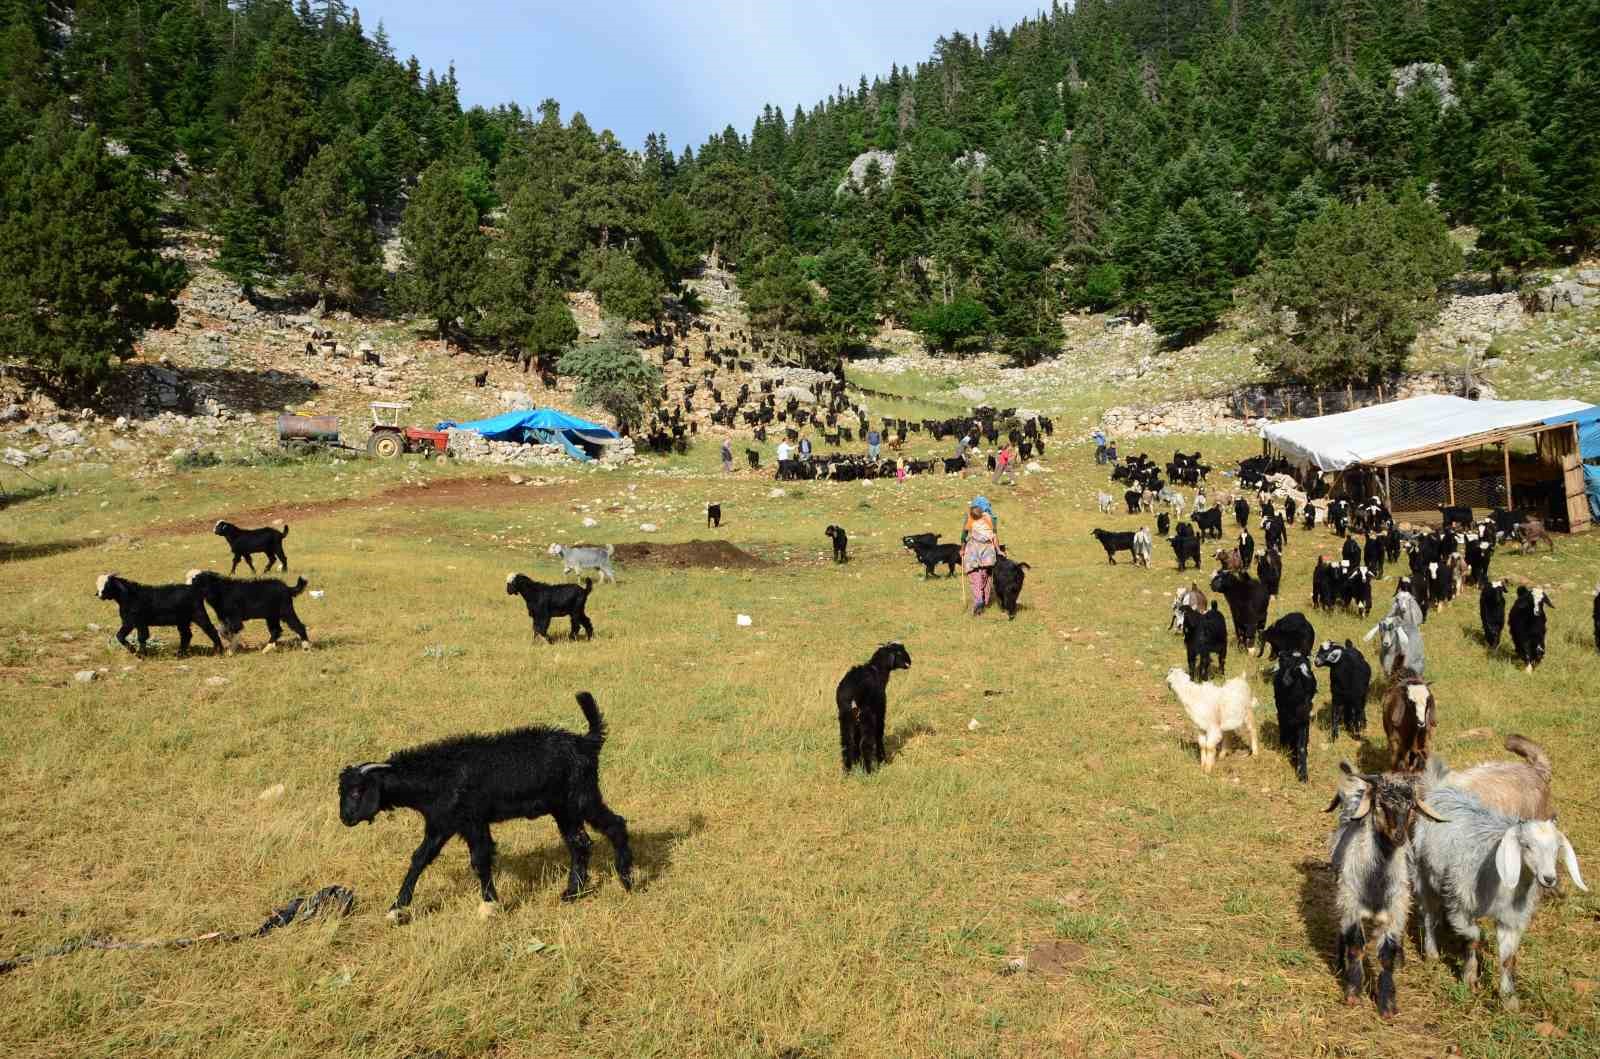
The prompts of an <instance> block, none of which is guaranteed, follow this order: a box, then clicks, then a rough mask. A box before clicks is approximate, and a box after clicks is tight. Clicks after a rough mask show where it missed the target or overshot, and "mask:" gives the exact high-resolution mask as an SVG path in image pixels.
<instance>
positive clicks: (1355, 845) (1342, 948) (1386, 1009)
mask: <svg viewBox="0 0 1600 1059" xmlns="http://www.w3.org/2000/svg"><path fill="white" fill-rule="evenodd" d="M1339 768H1340V770H1341V771H1342V772H1343V773H1344V775H1345V777H1346V779H1345V783H1347V784H1352V785H1354V786H1355V787H1356V789H1357V790H1358V791H1359V795H1358V797H1357V800H1356V801H1355V805H1354V806H1353V808H1352V807H1350V806H1349V799H1348V798H1347V797H1346V794H1345V792H1343V791H1341V793H1340V794H1336V795H1334V799H1333V801H1332V802H1331V803H1329V805H1328V809H1327V811H1329V812H1331V811H1333V810H1334V809H1335V808H1340V807H1344V811H1343V812H1341V814H1340V816H1341V820H1340V824H1339V827H1338V829H1337V830H1335V831H1334V833H1333V842H1332V857H1331V858H1330V859H1331V862H1332V867H1333V871H1334V875H1335V877H1336V879H1337V883H1336V886H1335V889H1334V907H1335V908H1336V909H1337V910H1338V913H1339V973H1340V977H1341V978H1342V980H1343V984H1344V1002H1345V1003H1346V1004H1350V1005H1354V1004H1356V1003H1358V1002H1359V1001H1360V998H1361V994H1362V980H1363V978H1364V976H1365V973H1366V969H1365V967H1364V964H1365V960H1366V953H1367V946H1368V944H1369V942H1371V941H1376V942H1377V956H1378V966H1379V971H1378V987H1377V1001H1378V1014H1379V1015H1381V1016H1382V1017H1383V1018H1386V1019H1388V1018H1393V1017H1394V1016H1395V1015H1396V1014H1398V1013H1399V1011H1400V1006H1399V1004H1398V1003H1397V1001H1396V997H1395V987H1394V965H1395V963H1396V961H1397V960H1399V959H1400V958H1401V956H1402V954H1403V949H1404V945H1405V936H1406V918H1407V916H1408V914H1409V913H1410V911H1411V877H1412V869H1411V858H1410V857H1409V856H1408V854H1407V849H1406V846H1407V844H1408V843H1407V840H1408V839H1409V837H1410V835H1411V832H1412V826H1413V823H1414V822H1415V821H1416V818H1417V817H1418V816H1422V817H1425V818H1426V819H1428V820H1438V819H1439V816H1440V814H1439V812H1438V811H1436V810H1435V808H1434V807H1433V806H1432V805H1430V804H1429V802H1428V801H1427V800H1425V799H1421V798H1418V797H1417V792H1416V790H1415V788H1414V787H1413V786H1412V785H1411V784H1409V783H1407V782H1406V781H1404V780H1403V779H1399V778H1392V777H1389V776H1382V775H1362V774H1361V773H1358V772H1356V771H1355V769H1353V768H1351V767H1350V764H1349V762H1345V761H1341V762H1340V763H1339ZM1346 814H1348V817H1347V818H1346ZM1369 927H1370V929H1371V930H1372V931H1373V933H1374V934H1375V935H1376V936H1375V937H1369V935H1368V929H1369Z"/></svg>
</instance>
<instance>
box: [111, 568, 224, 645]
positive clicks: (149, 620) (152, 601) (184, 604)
mask: <svg viewBox="0 0 1600 1059" xmlns="http://www.w3.org/2000/svg"><path fill="white" fill-rule="evenodd" d="M94 594H95V598H96V599H107V600H115V601H116V604H117V613H118V614H119V615H120V616H121V618H122V627H121V628H120V629H118V630H117V642H118V643H119V644H121V645H122V646H124V647H126V648H127V649H128V650H129V651H132V652H133V653H134V654H141V655H142V654H144V645H145V643H146V642H147V641H149V639H150V628H151V626H167V625H173V626H176V627H177V629H178V651H179V653H180V654H181V653H185V652H187V651H188V650H189V641H190V640H191V638H192V637H191V634H190V632H189V626H191V625H198V626H200V631H201V632H203V633H205V634H206V636H208V637H210V639H211V643H212V645H213V646H214V647H215V648H216V649H217V653H218V654H221V653H222V641H221V640H220V639H219V638H218V637H217V629H216V626H214V625H212V624H211V619H210V618H209V617H207V616H206V603H205V598H204V597H203V596H202V595H201V594H200V592H199V591H197V590H196V589H195V588H194V587H193V586H191V585H141V584H139V583H138V582H137V581H129V580H127V579H125V578H121V577H118V576H117V575H116V574H101V575H100V578H99V580H97V581H96V582H95V585H94ZM134 629H138V630H139V646H138V648H134V647H133V646H132V645H131V644H129V643H128V633H130V632H132V631H133V630H134Z"/></svg>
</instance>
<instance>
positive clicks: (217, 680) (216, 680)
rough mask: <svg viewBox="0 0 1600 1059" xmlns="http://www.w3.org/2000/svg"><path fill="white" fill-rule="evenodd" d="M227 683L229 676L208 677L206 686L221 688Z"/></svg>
mask: <svg viewBox="0 0 1600 1059" xmlns="http://www.w3.org/2000/svg"><path fill="white" fill-rule="evenodd" d="M227 683H228V678H227V677H206V687H208V688H220V687H222V686H224V685H225V684H227Z"/></svg>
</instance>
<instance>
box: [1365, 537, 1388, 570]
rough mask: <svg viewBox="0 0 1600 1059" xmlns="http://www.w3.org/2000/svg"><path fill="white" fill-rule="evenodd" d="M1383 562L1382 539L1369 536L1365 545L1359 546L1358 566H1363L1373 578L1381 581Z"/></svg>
mask: <svg viewBox="0 0 1600 1059" xmlns="http://www.w3.org/2000/svg"><path fill="white" fill-rule="evenodd" d="M1383 560H1384V553H1383V538H1382V537H1373V536H1371V535H1370V534H1369V535H1368V537H1367V540H1366V543H1365V544H1363V545H1362V546H1361V564H1360V565H1362V566H1365V567H1366V568H1367V569H1368V570H1371V571H1372V576H1373V577H1376V578H1379V579H1382V577H1383Z"/></svg>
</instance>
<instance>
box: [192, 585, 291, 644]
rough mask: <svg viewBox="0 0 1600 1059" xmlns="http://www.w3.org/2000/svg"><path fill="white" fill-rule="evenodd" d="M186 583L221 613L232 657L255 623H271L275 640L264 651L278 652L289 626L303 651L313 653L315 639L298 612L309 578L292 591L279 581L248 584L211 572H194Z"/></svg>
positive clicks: (269, 631)
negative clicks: (241, 636)
mask: <svg viewBox="0 0 1600 1059" xmlns="http://www.w3.org/2000/svg"><path fill="white" fill-rule="evenodd" d="M184 580H185V581H186V582H187V583H189V584H191V585H193V586H194V587H195V589H196V591H198V592H199V593H200V595H202V596H204V597H205V601H206V602H207V603H209V604H211V609H212V610H214V611H216V612H217V622H218V623H219V624H220V625H221V626H222V634H223V635H224V636H225V637H227V639H228V651H229V653H232V652H233V651H234V650H236V649H237V648H238V646H239V633H241V632H242V631H244V623H245V622H247V621H255V620H260V621H265V622H266V623H267V633H268V635H269V636H270V637H271V639H269V640H268V642H267V645H266V646H265V647H263V648H262V649H261V650H263V651H272V650H275V649H276V648H277V646H278V637H279V636H281V635H283V627H284V626H285V625H287V626H289V628H291V629H293V630H294V634H295V635H296V636H298V637H300V646H301V647H302V648H303V649H305V650H310V649H311V635H310V634H309V633H307V632H306V627H305V623H304V622H302V621H301V620H300V615H298V614H296V613H295V612H294V598H295V597H296V596H298V595H299V594H300V593H302V592H304V591H305V590H306V579H305V578H303V577H301V578H297V579H296V580H295V583H294V585H293V587H291V586H289V585H286V584H284V583H283V582H282V581H279V580H277V579H276V578H262V579H260V580H258V581H245V580H242V579H235V578H232V577H223V576H222V575H221V574H214V573H212V572H211V571H209V570H190V571H189V576H188V577H186V578H185V579H184Z"/></svg>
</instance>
